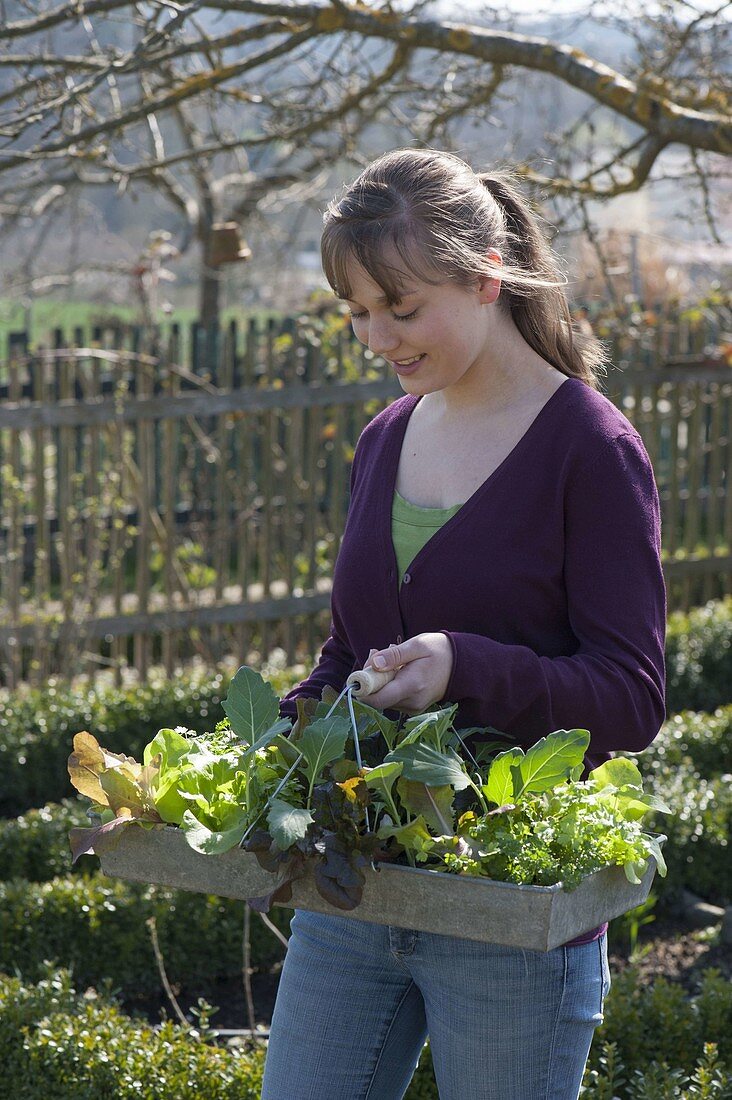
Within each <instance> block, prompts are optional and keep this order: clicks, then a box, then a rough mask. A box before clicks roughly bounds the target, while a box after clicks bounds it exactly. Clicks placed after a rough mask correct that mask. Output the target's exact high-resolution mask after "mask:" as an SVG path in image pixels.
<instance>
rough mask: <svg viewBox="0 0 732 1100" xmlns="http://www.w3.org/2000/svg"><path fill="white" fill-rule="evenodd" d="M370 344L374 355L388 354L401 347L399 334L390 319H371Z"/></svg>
mask: <svg viewBox="0 0 732 1100" xmlns="http://www.w3.org/2000/svg"><path fill="white" fill-rule="evenodd" d="M367 343H368V346H369V349H370V350H371V351H372V352H373V353H374V355H388V353H389V352H391V351H395V350H396V348H398V347H399V335H398V333H397V332H396V331H395V329H394V325H393V323H392V322H391V321H390V320H386V319H384V320H381V319H380V320H375V319H374V318H372V319H371V320H370V321H369V332H368V341H367Z"/></svg>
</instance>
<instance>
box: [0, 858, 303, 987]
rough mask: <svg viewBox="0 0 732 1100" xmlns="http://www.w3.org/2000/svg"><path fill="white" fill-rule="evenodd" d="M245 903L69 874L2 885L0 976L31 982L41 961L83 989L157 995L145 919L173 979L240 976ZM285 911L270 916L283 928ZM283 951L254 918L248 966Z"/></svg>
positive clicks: (198, 981)
mask: <svg viewBox="0 0 732 1100" xmlns="http://www.w3.org/2000/svg"><path fill="white" fill-rule="evenodd" d="M243 914H244V903H243V902H240V901H232V900H230V899H228V898H219V897H212V896H207V895H204V894H194V893H187V892H186V891H183V890H178V891H176V890H168V889H165V888H163V887H158V886H147V885H141V884H139V883H127V882H122V881H120V880H112V879H108V878H105V877H104V876H103V875H101V874H99V875H92V876H89V877H82V876H78V875H77V876H67V877H65V878H55V879H51V880H49V881H47V882H39V883H34V882H26V881H25V880H23V879H14V880H11V881H9V882H0V971H4V972H6V973H11V974H12V973H18V974H19V975H21V976H22V977H23V978H25V979H27V980H29V981H35V980H36V979H37V978H38V977H39V976H40V974H41V973H42V972H43V970H44V966H45V961H44V960H52V961H55V962H56V963H57V964H59V965H62V966H65V967H69V968H70V969H71V970H72V971H73V973H74V977H75V980H76V981H77V982H78V983H79V984H80V985H83V986H86V985H90V984H91V985H93V984H95V983H96V982H97V981H99V979H100V976H101V975H105V976H106V977H107V978H109V980H110V981H111V982H112V983H113V985H114V986H115V987H116V988H118V989H119V990H120V991H123V992H125V993H127V994H131V993H135V994H144V993H152V992H157V991H158V990H159V989H160V976H159V973H158V969H157V965H156V962H155V956H154V953H153V948H152V941H151V937H150V929H149V928H148V925H147V924H146V921H147V920H148V919H149V918H150V917H154V918H155V922H156V928H157V933H158V940H159V943H160V949H161V952H162V955H163V958H164V960H165V966H166V970H167V973H168V976H169V978H170V980H171V981H174V982H178V983H181V984H183V985H190V986H203V987H205V986H206V985H208V984H209V983H210V982H212V981H215V980H216V979H217V978H223V977H227V976H228V975H231V974H232V973H238V972H239V970H240V967H241V957H242V928H243ZM291 915H292V913H291V911H290V910H289V909H285V908H276V909H275V910H273V912H272V914H270V917H271V919H272V920H273V921H274V922H275V923H276V924H277V925H278V926H279V928H280V929H281V930H282V931H283V932H285V933H286V932H287V931H288V929H289V918H290V917H291ZM282 954H283V948H282V944H281V943H280V942H279V940H278V939H277V938H276V937H275V936H274V935H273V933H272V932H271V931H270V930H269V929H267V928H265V926H264V924H263V923H262V922H261V921H259V920H253V921H252V922H251V964H252V966H253V967H255V968H259V969H262V970H266V969H269V968H271V967H272V966H273V965H274V964H275V963H276V962H278V961H279V960H280V959H281V958H282Z"/></svg>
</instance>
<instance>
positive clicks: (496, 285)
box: [478, 248, 503, 305]
mask: <svg viewBox="0 0 732 1100" xmlns="http://www.w3.org/2000/svg"><path fill="white" fill-rule="evenodd" d="M486 256H487V257H488V259H489V261H490V264H491V267H493V268H496V269H497V270H496V274H495V275H481V276H480V278H479V279H478V295H479V297H480V302H481V305H491V304H492V303H493V302H495V300H496V299H497V297H498V295H499V294H500V293H501V276H500V274H499V270H500V268H501V267H503V256H501V253H500V252H499V251H498V249H496V248H489V249H488V251H487V252H486Z"/></svg>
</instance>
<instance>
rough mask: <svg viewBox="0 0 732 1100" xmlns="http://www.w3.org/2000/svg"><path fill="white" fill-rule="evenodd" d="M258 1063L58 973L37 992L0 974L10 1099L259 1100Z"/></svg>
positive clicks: (4, 1075) (3, 1058)
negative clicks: (134, 1014) (125, 1009)
mask: <svg viewBox="0 0 732 1100" xmlns="http://www.w3.org/2000/svg"><path fill="white" fill-rule="evenodd" d="M263 1061H264V1060H263V1057H262V1054H261V1052H260V1051H257V1052H255V1053H250V1054H245V1053H239V1054H237V1053H235V1052H232V1051H226V1050H222V1049H221V1048H218V1047H215V1046H210V1045H208V1044H207V1043H204V1042H201V1041H198V1040H196V1039H194V1038H192V1037H191V1036H190V1035H189V1034H186V1032H185V1030H183V1029H181V1028H179V1027H175V1026H174V1025H173V1024H172V1023H169V1022H168V1023H165V1024H163V1025H162V1026H161V1027H160V1028H159V1029H155V1030H154V1029H153V1028H151V1027H149V1026H146V1025H144V1024H141V1023H139V1022H136V1021H133V1020H131V1019H129V1018H128V1017H127V1016H125V1015H124V1014H123V1013H122V1012H120V1010H119V1009H118V1008H117V1007H116V1006H115V1005H114V1004H109V1003H107V1002H105V1001H103V1000H101V999H97V998H95V999H92V1000H90V999H88V998H85V997H82V996H79V995H77V994H76V993H75V992H74V989H73V987H72V985H71V980H70V977H69V975H68V973H66V972H64V971H60V972H58V973H56V974H50V975H47V976H46V977H45V978H44V979H42V980H41V982H40V983H39V985H38V986H37V987H33V986H28V985H26V984H24V983H23V982H21V981H19V980H17V979H14V978H8V977H0V1080H2V1082H3V1088H4V1089H5V1090H7V1091H5V1092H4V1095H6V1096H8V1097H10V1096H12V1097H13V1098H14V1100H51V1098H52V1100H110V1098H111V1097H114V1100H172V1098H175V1100H232V1098H233V1097H236V1098H237V1100H257V1098H258V1097H259V1096H260V1092H261V1084H262V1067H263Z"/></svg>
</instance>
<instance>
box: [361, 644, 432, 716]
mask: <svg viewBox="0 0 732 1100" xmlns="http://www.w3.org/2000/svg"><path fill="white" fill-rule="evenodd" d="M380 662H383V663H380ZM452 663H453V657H452V646H451V644H450V639H449V638H448V637H447V635H446V634H437V633H435V634H416V635H415V636H414V637H413V638H407V640H406V642H401V644H400V645H397V644H396V643H395V642H392V644H391V645H390V646H389V648H388V649H372V650H371V652H370V653H369V656H368V660H367V661H366V665H365V667H366V668H375V669H377V670H378V671H380V672H383V671H385V670H386V669H397V670H398V671H397V674H396V676H395V677H394V679H393V680H391V681H390V682H389V683H388V684H386V685H385V686H384V687H383V688H381V690H380V691H375V692H373V694H371V695H363V696H361V698H362V699H363V702H364V703H368V705H369V706H370V707H376V708H377V709H378V710H389V709H392V708H393V709H394V710H401V711H403V712H404V713H405V714H421V713H422V711H423V710H425V709H426V708H427V707H428V706H430V705H431V704H432V703H437V702H439V700H440V699H442V698H444V695H445V692H446V691H447V685H448V683H449V682H450V676H451V675H452Z"/></svg>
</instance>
